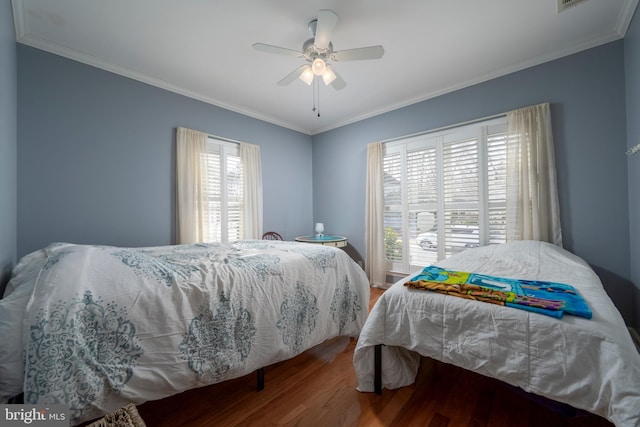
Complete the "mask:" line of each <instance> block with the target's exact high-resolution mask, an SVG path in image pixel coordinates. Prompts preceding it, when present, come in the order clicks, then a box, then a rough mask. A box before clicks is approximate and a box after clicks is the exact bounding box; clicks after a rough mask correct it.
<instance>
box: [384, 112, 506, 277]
mask: <svg viewBox="0 0 640 427" xmlns="http://www.w3.org/2000/svg"><path fill="white" fill-rule="evenodd" d="M383 167H384V223H385V224H384V226H385V255H386V261H387V271H388V272H389V273H390V274H393V273H397V274H399V275H404V274H408V273H411V272H413V271H415V270H417V269H419V268H422V267H424V266H425V265H428V264H431V263H434V262H436V261H438V260H441V259H443V258H446V257H447V256H449V255H451V254H454V253H457V252H460V251H462V250H464V249H465V248H470V247H475V246H480V245H487V244H491V243H500V242H505V241H506V226H505V224H506V118H501V119H495V120H491V121H485V122H480V123H474V124H472V125H465V126H459V127H455V128H450V129H447V130H443V131H439V132H432V133H428V134H424V135H420V136H414V137H409V138H405V139H402V140H398V141H394V142H389V143H386V144H385V155H384V160H383Z"/></svg>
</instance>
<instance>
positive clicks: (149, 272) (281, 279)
mask: <svg viewBox="0 0 640 427" xmlns="http://www.w3.org/2000/svg"><path fill="white" fill-rule="evenodd" d="M368 305H369V283H368V280H367V277H366V275H365V274H364V272H363V271H362V269H361V268H360V267H359V266H358V265H357V264H356V263H355V262H354V261H352V260H351V258H350V257H349V256H348V255H347V254H346V253H345V252H344V251H342V250H340V249H337V248H333V247H328V246H322V245H311V244H306V243H296V242H287V241H266V240H264V241H263V240H247V241H239V242H235V243H231V244H196V245H178V246H163V247H149V248H119V247H112V246H91V245H74V244H66V243H57V244H52V245H50V246H48V247H46V248H44V249H42V250H38V251H36V252H33V253H31V254H29V255H27V256H25V257H24V258H22V259H21V260H20V261H19V262H18V264H17V265H16V267H15V268H14V272H13V274H12V278H11V280H10V281H9V283H8V285H7V289H6V291H5V294H4V298H3V299H2V300H0V336H2V338H3V345H2V349H0V396H1V397H2V403H5V402H7V399H8V398H9V397H10V396H14V395H16V394H18V393H21V392H24V402H25V403H31V404H53V403H63V404H67V405H69V407H70V416H71V424H72V425H75V424H79V423H81V422H84V421H86V420H91V419H94V418H96V417H98V416H101V415H103V414H105V413H108V412H112V411H114V410H116V409H118V408H120V407H122V406H125V405H126V404H127V403H134V404H139V403H142V402H145V401H148V400H156V399H161V398H164V397H166V396H170V395H173V394H176V393H180V392H182V391H184V390H187V389H192V388H196V387H202V386H205V385H209V384H213V383H218V382H221V381H225V380H227V379H231V378H237V377H240V376H244V375H247V374H249V373H252V372H254V371H260V370H262V369H263V368H264V367H265V366H268V365H271V364H273V363H276V362H279V361H282V360H286V359H289V358H292V357H294V356H296V355H298V354H300V353H301V352H303V351H305V350H307V349H309V348H311V347H313V346H315V345H317V344H319V343H321V342H323V341H324V340H326V339H329V338H333V337H335V336H352V337H355V336H357V335H358V334H359V333H360V330H361V328H362V326H363V325H364V322H365V320H366V317H367V312H368V308H369V307H368ZM262 372H264V371H263V370H262ZM267 386H268V381H267Z"/></svg>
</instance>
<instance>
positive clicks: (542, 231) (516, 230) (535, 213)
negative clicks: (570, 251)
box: [507, 103, 562, 247]
mask: <svg viewBox="0 0 640 427" xmlns="http://www.w3.org/2000/svg"><path fill="white" fill-rule="evenodd" d="M507 240H541V241H545V242H550V243H554V244H556V245H558V246H560V247H562V230H561V228H560V207H559V202H558V188H557V182H556V167H555V156H554V151H553V134H552V131H551V112H550V108H549V104H548V103H545V104H539V105H534V106H531V107H526V108H522V109H519V110H515V111H511V112H509V113H507Z"/></svg>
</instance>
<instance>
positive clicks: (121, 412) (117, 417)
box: [86, 403, 146, 427]
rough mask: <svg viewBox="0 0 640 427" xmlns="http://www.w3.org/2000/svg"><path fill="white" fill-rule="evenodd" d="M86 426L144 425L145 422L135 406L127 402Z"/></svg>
mask: <svg viewBox="0 0 640 427" xmlns="http://www.w3.org/2000/svg"><path fill="white" fill-rule="evenodd" d="M86 427H146V424H145V423H144V421H143V420H142V417H140V414H139V413H138V410H137V409H136V406H135V405H134V404H133V403H129V404H128V405H127V406H125V407H124V408H120V409H118V410H117V411H115V412H112V413H110V414H107V415H105V416H104V417H102V418H100V419H99V420H97V421H94V422H92V423H91V424H89V425H87V426H86Z"/></svg>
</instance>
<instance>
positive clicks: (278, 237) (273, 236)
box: [262, 231, 283, 240]
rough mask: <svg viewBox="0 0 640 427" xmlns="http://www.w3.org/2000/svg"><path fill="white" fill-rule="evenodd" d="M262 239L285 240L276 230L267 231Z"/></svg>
mask: <svg viewBox="0 0 640 427" xmlns="http://www.w3.org/2000/svg"><path fill="white" fill-rule="evenodd" d="M262 240H283V239H282V236H281V235H279V234H278V233H276V232H275V231H267V232H266V233H264V234H263V235H262Z"/></svg>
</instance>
